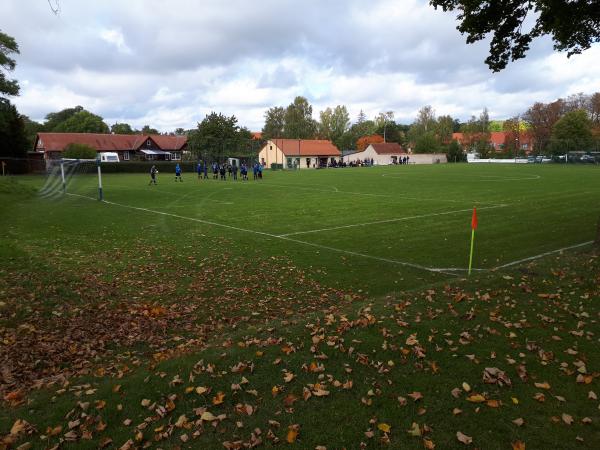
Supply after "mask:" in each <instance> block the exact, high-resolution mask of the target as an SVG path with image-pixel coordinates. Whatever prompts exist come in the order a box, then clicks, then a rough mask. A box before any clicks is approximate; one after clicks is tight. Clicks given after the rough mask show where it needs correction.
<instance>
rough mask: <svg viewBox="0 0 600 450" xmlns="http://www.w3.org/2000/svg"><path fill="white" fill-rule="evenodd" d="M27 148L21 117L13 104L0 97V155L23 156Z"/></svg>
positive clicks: (25, 154) (27, 143)
mask: <svg viewBox="0 0 600 450" xmlns="http://www.w3.org/2000/svg"><path fill="white" fill-rule="evenodd" d="M29 148H30V147H29V142H28V140H27V136H26V134H25V124H24V122H23V118H22V117H21V115H20V114H19V113H18V111H17V108H16V107H15V106H14V105H13V104H11V103H10V102H9V101H8V100H6V99H3V98H0V156H4V157H9V158H25V157H26V156H27V150H28V149H29Z"/></svg>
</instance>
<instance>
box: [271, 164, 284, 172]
mask: <svg viewBox="0 0 600 450" xmlns="http://www.w3.org/2000/svg"><path fill="white" fill-rule="evenodd" d="M271 170H283V164H279V163H271Z"/></svg>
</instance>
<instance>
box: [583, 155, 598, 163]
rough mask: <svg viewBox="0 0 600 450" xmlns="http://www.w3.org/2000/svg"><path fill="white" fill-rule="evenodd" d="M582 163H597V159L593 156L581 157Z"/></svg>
mask: <svg viewBox="0 0 600 450" xmlns="http://www.w3.org/2000/svg"><path fill="white" fill-rule="evenodd" d="M581 162H584V163H595V162H596V158H594V157H593V156H592V155H583V156H582V157H581Z"/></svg>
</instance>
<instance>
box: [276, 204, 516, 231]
mask: <svg viewBox="0 0 600 450" xmlns="http://www.w3.org/2000/svg"><path fill="white" fill-rule="evenodd" d="M507 206H510V205H507V204H501V205H493V206H483V207H480V208H478V210H479V211H481V210H484V209H494V208H506V207H507ZM472 211H473V208H469V209H458V210H453V211H444V212H437V213H430V214H420V215H417V216H407V217H397V218H396V219H384V220H374V221H372V222H363V223H354V224H350V225H339V226H337V227H329V228H319V229H316V230H306V231H295V232H293V233H285V234H280V235H279V237H288V236H296V235H299V234H309V233H320V232H323V231H332V230H341V229H344V228H354V227H364V226H367V225H377V224H382V223H393V222H401V221H404V220H413V219H422V218H425V217H436V216H446V215H449V214H458V213H464V212H472Z"/></svg>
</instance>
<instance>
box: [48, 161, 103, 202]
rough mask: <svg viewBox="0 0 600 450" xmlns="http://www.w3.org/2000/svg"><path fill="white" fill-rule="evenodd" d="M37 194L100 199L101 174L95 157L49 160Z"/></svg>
mask: <svg viewBox="0 0 600 450" xmlns="http://www.w3.org/2000/svg"><path fill="white" fill-rule="evenodd" d="M39 194H40V195H41V196H43V197H59V196H61V195H64V194H71V195H80V196H83V197H89V198H98V199H99V200H102V176H101V173H100V169H99V165H98V162H97V161H96V160H95V159H57V160H53V161H51V162H50V165H49V166H48V172H47V176H46V181H45V183H44V185H43V186H42V187H41V189H40V191H39Z"/></svg>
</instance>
